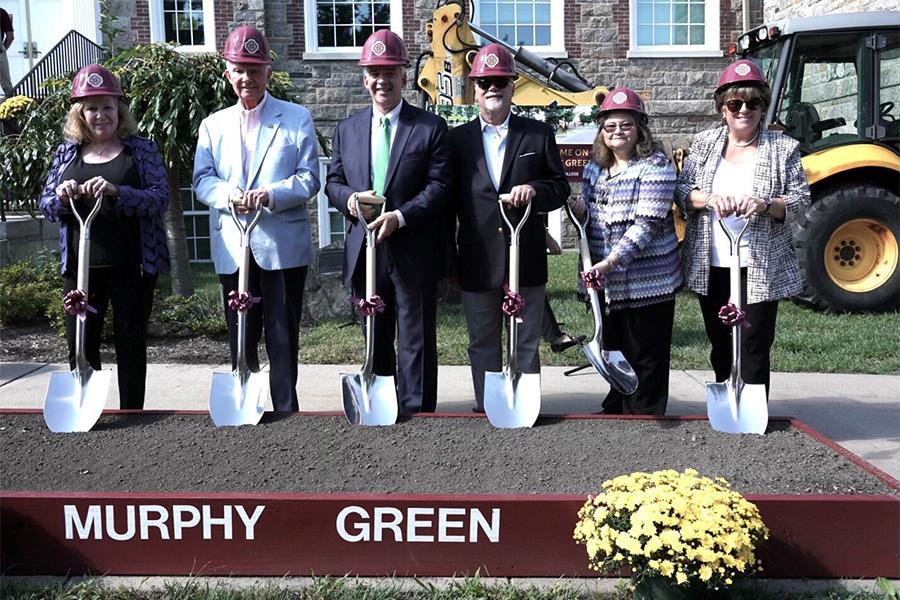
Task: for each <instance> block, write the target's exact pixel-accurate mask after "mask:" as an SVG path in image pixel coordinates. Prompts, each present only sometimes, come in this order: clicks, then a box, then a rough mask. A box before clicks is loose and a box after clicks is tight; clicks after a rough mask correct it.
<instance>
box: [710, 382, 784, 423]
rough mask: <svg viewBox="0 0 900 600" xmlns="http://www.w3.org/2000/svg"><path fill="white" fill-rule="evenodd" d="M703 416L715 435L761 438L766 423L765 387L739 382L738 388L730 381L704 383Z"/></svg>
mask: <svg viewBox="0 0 900 600" xmlns="http://www.w3.org/2000/svg"><path fill="white" fill-rule="evenodd" d="M706 413H707V416H708V417H709V424H710V426H711V427H712V428H713V429H715V430H716V431H721V432H724V433H756V434H759V435H762V434H764V433H765V432H766V426H767V425H768V423H769V405H768V404H767V402H766V386H764V385H762V384H760V383H743V382H741V381H740V380H739V381H738V387H737V388H735V387H734V386H733V385H732V384H731V381H723V382H722V383H707V384H706Z"/></svg>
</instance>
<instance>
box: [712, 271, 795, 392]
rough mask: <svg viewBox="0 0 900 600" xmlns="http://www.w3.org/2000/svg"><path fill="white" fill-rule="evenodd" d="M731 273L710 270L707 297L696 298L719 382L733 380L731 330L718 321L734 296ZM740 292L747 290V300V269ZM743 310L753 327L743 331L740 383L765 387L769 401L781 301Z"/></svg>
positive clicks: (747, 305) (747, 306)
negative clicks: (729, 299) (774, 344)
mask: <svg viewBox="0 0 900 600" xmlns="http://www.w3.org/2000/svg"><path fill="white" fill-rule="evenodd" d="M728 271H729V270H728V269H727V268H724V267H710V269H709V288H708V290H707V291H708V294H707V295H706V296H700V295H698V296H697V298H698V300H699V301H700V312H701V313H702V314H703V324H704V326H705V327H706V336H707V337H708V338H709V341H710V343H711V344H712V351H711V352H710V353H709V362H710V364H711V365H712V368H713V371H715V373H716V381H719V382H722V381H725V380H727V379H728V378H729V377H730V376H731V327H728V326H727V325H725V324H724V323H722V321H721V320H719V309H721V308H722V307H723V306H724V305H725V304H727V303H728V298H729V296H730V293H731V292H730V286H731V283H730V279H729V275H728ZM741 289H742V290H744V292H743V294H742V297H743V298H746V297H747V293H746V289H747V269H741ZM743 309H744V312H746V314H747V321H748V322H749V323H750V327H745V328H744V329H742V330H741V379H743V380H744V383H762V384H764V385H765V386H766V396H767V397H768V394H769V378H770V351H771V349H772V344H773V343H774V342H775V321H776V318H777V316H778V301H772V302H759V303H756V304H744V306H743Z"/></svg>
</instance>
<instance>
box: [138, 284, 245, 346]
mask: <svg viewBox="0 0 900 600" xmlns="http://www.w3.org/2000/svg"><path fill="white" fill-rule="evenodd" d="M153 316H154V318H153V319H152V321H153V322H154V325H155V328H156V329H158V328H162V329H164V330H165V333H167V334H169V335H192V334H205V335H218V334H221V333H226V332H227V331H228V329H227V328H226V326H225V318H224V317H223V316H222V293H221V291H220V290H219V286H218V285H216V286H215V287H212V286H210V287H205V288H201V289H198V290H196V291H195V292H194V293H193V294H192V295H190V296H188V297H184V296H179V295H177V294H174V295H171V296H167V297H165V298H163V299H162V300H160V301H159V302H157V303H156V305H155V306H154V309H153Z"/></svg>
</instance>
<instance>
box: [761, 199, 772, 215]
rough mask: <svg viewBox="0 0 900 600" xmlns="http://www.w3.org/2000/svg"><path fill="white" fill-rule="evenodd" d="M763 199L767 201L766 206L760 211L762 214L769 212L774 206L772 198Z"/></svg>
mask: <svg viewBox="0 0 900 600" xmlns="http://www.w3.org/2000/svg"><path fill="white" fill-rule="evenodd" d="M761 200H762V201H763V202H764V203H765V205H766V207H765V208H764V209H763V211H762V212H761V213H760V214H761V215H767V214H769V209H771V208H772V198H761Z"/></svg>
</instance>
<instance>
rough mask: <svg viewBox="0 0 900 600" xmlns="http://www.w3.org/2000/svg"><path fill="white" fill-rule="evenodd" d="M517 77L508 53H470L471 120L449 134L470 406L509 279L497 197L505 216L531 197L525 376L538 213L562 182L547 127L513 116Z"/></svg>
mask: <svg viewBox="0 0 900 600" xmlns="http://www.w3.org/2000/svg"><path fill="white" fill-rule="evenodd" d="M515 76H516V69H515V63H514V62H513V58H512V56H511V55H510V54H509V53H508V52H507V51H506V50H505V49H504V48H503V46H501V45H499V44H488V45H487V46H485V47H484V48H482V49H481V50H480V51H479V52H478V54H477V55H476V56H475V60H474V61H473V63H472V70H471V71H470V73H469V77H470V78H472V79H474V80H475V101H476V102H477V103H478V108H479V113H480V114H479V117H478V118H477V119H474V120H472V121H470V122H469V123H466V124H465V125H461V126H459V127H456V128H454V129H453V130H452V131H451V132H450V148H451V161H452V165H453V168H454V174H455V175H454V181H455V182H456V185H455V188H454V190H453V196H452V197H453V198H454V201H455V202H456V215H457V219H458V222H459V225H458V230H457V234H456V243H457V251H458V260H457V267H456V268H457V270H458V274H457V277H458V281H459V286H460V289H461V290H462V300H463V310H464V312H465V315H466V325H467V327H468V330H469V360H470V362H471V367H472V381H473V383H474V387H475V402H476V407H475V410H476V411H479V412H480V411H482V410H483V409H484V373H485V371H494V372H498V371H501V369H502V360H503V356H502V331H501V329H502V323H503V321H504V315H503V313H502V311H501V303H502V302H503V298H504V289H503V288H504V287H505V284H506V283H507V278H508V260H509V259H508V254H509V253H508V248H509V232H507V231H506V229H505V228H504V227H503V223H502V219H501V216H500V209H499V207H498V204H497V200H498V197H499V195H500V194H510V195H511V201H510V205H511V206H512V207H513V208H512V209H511V210H510V209H507V210H509V212H510V213H511V216H510V221H511V222H512V223H513V224H514V225H515V224H516V223H517V222H518V220H519V218H520V216H521V215H522V214H524V213H523V209H522V207H524V206H525V205H527V204H528V203H529V202H530V203H532V209H531V213H532V214H531V216H530V217H529V220H528V222H527V223H526V224H525V225H524V226H523V229H522V232H521V234H520V237H519V245H520V251H519V252H520V254H519V256H520V259H519V260H520V264H519V273H520V277H519V281H520V285H521V287H520V289H519V293H520V294H521V295H522V296H523V297H524V299H525V307H524V312H523V314H522V319H523V322H522V324H521V325H520V326H519V338H518V348H517V350H516V351H517V353H518V359H519V365H520V366H521V369H522V371H523V372H525V373H540V370H541V364H540V355H539V354H538V346H539V343H540V339H541V325H542V322H543V312H544V297H545V286H546V283H547V250H546V243H545V239H544V224H543V221H542V220H541V219H540V217H539V216H538V215H537V214H536V213H541V212H549V211H551V210H555V209H557V208H559V207H560V206H562V205H563V203H564V202H565V201H566V199H567V198H568V196H569V184H568V182H567V181H566V176H565V173H564V171H563V166H562V161H561V159H560V156H559V150H558V149H557V147H556V140H555V138H554V136H553V130H552V129H551V128H550V127H549V126H548V125H546V124H544V123H540V122H538V121H534V120H532V119H525V118H522V117H517V116H515V115H511V114H510V111H511V108H512V95H513V88H514V83H513V79H514V78H515Z"/></svg>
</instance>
